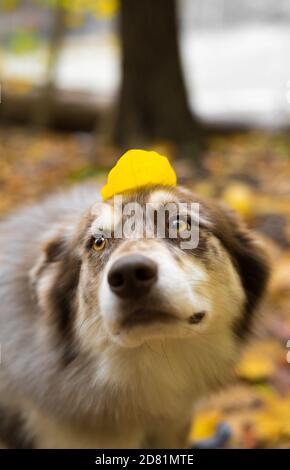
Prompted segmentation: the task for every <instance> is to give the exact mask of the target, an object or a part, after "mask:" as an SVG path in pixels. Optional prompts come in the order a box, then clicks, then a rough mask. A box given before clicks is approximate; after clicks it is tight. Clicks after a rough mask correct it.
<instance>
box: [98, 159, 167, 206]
mask: <svg viewBox="0 0 290 470" xmlns="http://www.w3.org/2000/svg"><path fill="white" fill-rule="evenodd" d="M156 185H161V186H176V174H175V171H174V170H173V168H172V166H171V165H170V163H169V161H168V159H167V158H166V157H164V156H162V155H160V154H159V153H157V152H154V151H146V150H129V151H128V152H126V153H125V154H124V155H123V156H122V157H121V158H120V159H119V160H118V162H117V163H116V165H115V166H114V168H112V170H111V171H110V173H109V175H108V181H107V184H106V185H105V186H104V187H103V188H102V190H101V195H102V198H103V200H104V201H106V200H108V199H111V198H112V197H114V196H116V195H118V194H122V193H125V192H127V191H133V190H136V189H139V188H142V187H150V186H156Z"/></svg>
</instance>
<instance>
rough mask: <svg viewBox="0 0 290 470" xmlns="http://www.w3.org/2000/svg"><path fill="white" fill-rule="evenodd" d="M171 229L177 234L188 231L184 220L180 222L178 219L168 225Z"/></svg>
mask: <svg viewBox="0 0 290 470" xmlns="http://www.w3.org/2000/svg"><path fill="white" fill-rule="evenodd" d="M170 225H171V228H172V229H174V230H176V231H177V233H182V232H184V231H185V230H188V223H187V221H186V220H182V219H179V218H176V219H173V220H172V221H171V223H170Z"/></svg>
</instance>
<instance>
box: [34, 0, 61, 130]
mask: <svg viewBox="0 0 290 470" xmlns="http://www.w3.org/2000/svg"><path fill="white" fill-rule="evenodd" d="M52 15H53V23H52V29H51V33H50V38H49V42H48V59H47V65H46V77H45V85H44V87H43V89H42V98H41V100H40V102H39V105H38V107H37V108H36V110H35V112H34V116H33V122H34V124H35V125H36V127H39V128H43V127H49V126H50V124H51V121H52V109H53V102H54V100H55V94H56V88H55V74H56V67H57V64H58V60H59V55H60V52H61V47H62V44H63V39H64V35H65V31H66V26H65V16H66V15H65V9H64V8H63V6H62V2H61V0H57V2H55V4H54V9H53V11H52Z"/></svg>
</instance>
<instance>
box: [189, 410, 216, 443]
mask: <svg viewBox="0 0 290 470" xmlns="http://www.w3.org/2000/svg"><path fill="white" fill-rule="evenodd" d="M219 420H220V413H219V412H218V411H216V410H213V411H202V412H200V413H198V414H197V415H196V416H195V418H194V422H193V425H192V428H191V432H190V440H192V441H199V440H201V439H207V438H209V437H212V436H213V435H214V434H215V432H216V427H217V425H218V423H219Z"/></svg>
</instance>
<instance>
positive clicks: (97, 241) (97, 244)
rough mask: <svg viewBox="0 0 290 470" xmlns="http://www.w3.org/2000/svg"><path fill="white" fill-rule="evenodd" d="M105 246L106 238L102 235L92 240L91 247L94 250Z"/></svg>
mask: <svg viewBox="0 0 290 470" xmlns="http://www.w3.org/2000/svg"><path fill="white" fill-rule="evenodd" d="M105 246H106V239H105V237H104V236H103V235H101V236H100V237H98V238H96V239H95V240H94V244H93V248H94V250H95V251H102V250H103V249H104V248H105Z"/></svg>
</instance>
